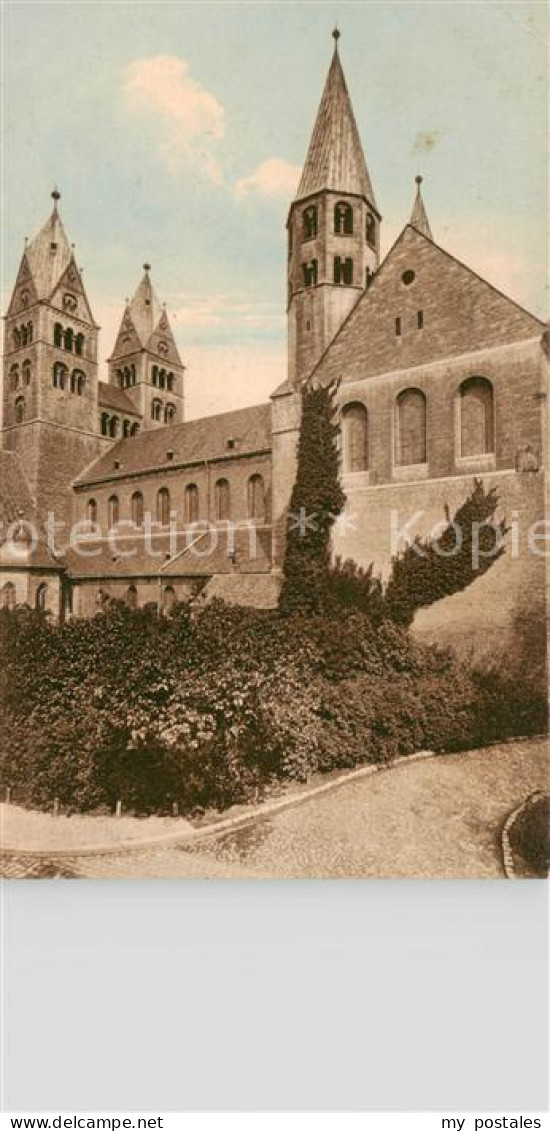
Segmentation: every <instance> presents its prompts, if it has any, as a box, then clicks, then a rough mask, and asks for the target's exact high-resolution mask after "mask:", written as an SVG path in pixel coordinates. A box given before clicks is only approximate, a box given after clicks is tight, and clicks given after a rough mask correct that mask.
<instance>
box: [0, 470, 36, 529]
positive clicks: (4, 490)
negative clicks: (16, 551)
mask: <svg viewBox="0 0 550 1131" xmlns="http://www.w3.org/2000/svg"><path fill="white" fill-rule="evenodd" d="M33 514H34V501H33V498H32V496H31V493H30V491H29V488H28V485H27V481H26V479H25V475H24V473H23V468H22V466H21V461H20V459H19V456H18V455H17V453H16V452H9V451H5V450H3V449H0V523H1V525H0V541H1V540H2V539H3V538H4V537H5V528H6V527H7V526H9V525H10V523H12V522H15V520H16V519H17V518H24V519H27V521H29V520H30V519H31V518H32V517H33Z"/></svg>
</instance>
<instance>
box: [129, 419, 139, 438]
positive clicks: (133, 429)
mask: <svg viewBox="0 0 550 1131" xmlns="http://www.w3.org/2000/svg"><path fill="white" fill-rule="evenodd" d="M138 432H139V424H138V423H137V421H136V423H135V424H132V427H131V428H130V436H137V434H138Z"/></svg>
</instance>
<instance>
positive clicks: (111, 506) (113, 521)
mask: <svg viewBox="0 0 550 1131" xmlns="http://www.w3.org/2000/svg"><path fill="white" fill-rule="evenodd" d="M107 514H108V516H109V527H113V526H116V525H117V523H118V521H119V518H120V503H119V501H118V495H111V496H110V498H109V502H108V503H107Z"/></svg>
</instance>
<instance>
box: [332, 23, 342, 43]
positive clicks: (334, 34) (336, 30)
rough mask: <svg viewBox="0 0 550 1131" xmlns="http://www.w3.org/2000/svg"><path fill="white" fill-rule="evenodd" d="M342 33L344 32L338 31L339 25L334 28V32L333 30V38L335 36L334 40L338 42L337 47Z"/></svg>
mask: <svg viewBox="0 0 550 1131" xmlns="http://www.w3.org/2000/svg"><path fill="white" fill-rule="evenodd" d="M341 34H342V33H341V32H339V31H338V28H337V27H335V28H334V30H333V32H332V38H333V40H334V42H335V44H336V47H338V40H339V39H340V35H341Z"/></svg>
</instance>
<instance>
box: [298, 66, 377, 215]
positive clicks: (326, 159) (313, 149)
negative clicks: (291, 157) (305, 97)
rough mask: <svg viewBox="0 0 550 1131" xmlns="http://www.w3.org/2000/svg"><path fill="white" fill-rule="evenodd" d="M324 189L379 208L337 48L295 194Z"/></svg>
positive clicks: (299, 195) (302, 194)
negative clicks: (364, 199)
mask: <svg viewBox="0 0 550 1131" xmlns="http://www.w3.org/2000/svg"><path fill="white" fill-rule="evenodd" d="M322 189H332V190H334V191H335V192H342V193H355V194H357V195H358V196H364V197H366V198H367V200H369V201H370V203H371V204H373V205H374V207H376V201H375V198H374V192H373V188H372V184H371V180H370V177H369V173H368V169H367V166H366V162H365V156H364V154H363V148H362V145H361V141H360V138H359V131H358V129H357V124H356V121H355V116H354V113H353V108H352V105H351V99H350V96H349V94H348V89H347V86H346V80H345V78H344V72H343V70H342V64H341V63H340V56H339V54H338V49H337V47H336V48H335V51H334V55H333V57H332V62H331V64H330V69H329V72H328V77H327V81H326V83H325V89H324V91H323V95H322V98H321V102H320V105H319V109H318V111H317V118H316V120H315V125H314V127H313V133H312V135H311V141H310V143H309V149H308V153H307V157H306V161H305V165H304V169H303V172H302V179H301V181H300V185H299V188H298V192H297V194H296V200H301V199H302V198H303V197H305V196H310V195H311V194H312V193H315V192H320V191H321V190H322Z"/></svg>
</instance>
